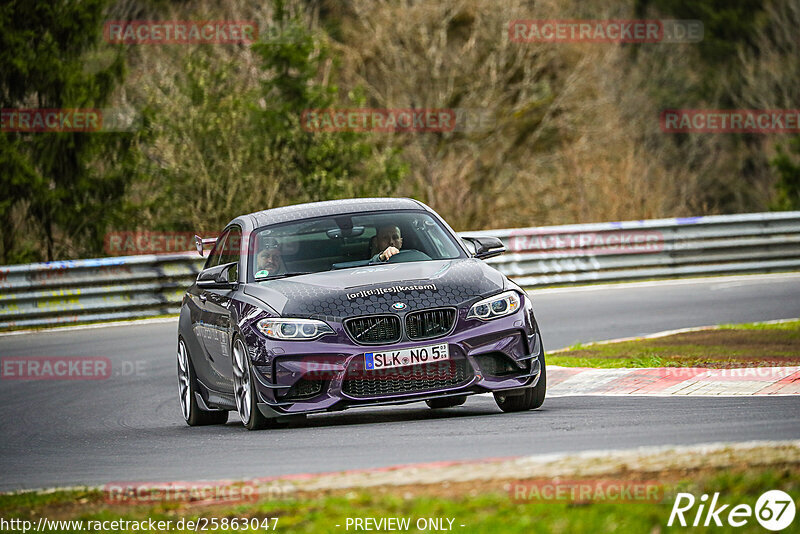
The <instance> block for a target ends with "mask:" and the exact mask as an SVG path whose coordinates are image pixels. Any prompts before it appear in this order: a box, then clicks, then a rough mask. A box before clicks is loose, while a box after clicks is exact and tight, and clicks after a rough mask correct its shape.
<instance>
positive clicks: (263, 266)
mask: <svg viewBox="0 0 800 534" xmlns="http://www.w3.org/2000/svg"><path fill="white" fill-rule="evenodd" d="M268 246H269V245H268ZM285 272H286V264H285V263H284V262H283V256H282V255H281V251H280V249H279V248H278V246H277V245H273V246H269V248H265V249H262V250H261V251H260V252H259V253H258V255H257V256H256V278H265V277H267V276H274V275H276V274H284V273H285Z"/></svg>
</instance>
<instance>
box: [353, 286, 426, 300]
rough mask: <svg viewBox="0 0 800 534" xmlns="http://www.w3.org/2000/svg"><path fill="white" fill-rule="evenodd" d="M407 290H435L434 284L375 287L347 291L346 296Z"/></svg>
mask: <svg viewBox="0 0 800 534" xmlns="http://www.w3.org/2000/svg"><path fill="white" fill-rule="evenodd" d="M408 291H436V284H426V285H424V286H416V285H415V286H392V287H377V288H375V289H365V290H362V291H359V292H358V293H348V294H347V298H348V299H350V300H353V299H355V298H359V297H361V298H364V297H371V296H372V295H383V294H384V293H405V292H408Z"/></svg>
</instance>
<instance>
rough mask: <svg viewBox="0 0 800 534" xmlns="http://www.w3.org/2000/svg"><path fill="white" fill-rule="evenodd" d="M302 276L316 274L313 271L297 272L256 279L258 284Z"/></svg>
mask: <svg viewBox="0 0 800 534" xmlns="http://www.w3.org/2000/svg"><path fill="white" fill-rule="evenodd" d="M302 274H314V273H313V272H311V271H297V272H293V273H281V274H273V275H272V276H265V277H264V278H256V282H263V281H264V280H277V279H278V278H288V277H290V276H300V275H302Z"/></svg>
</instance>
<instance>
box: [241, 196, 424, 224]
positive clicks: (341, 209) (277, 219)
mask: <svg viewBox="0 0 800 534" xmlns="http://www.w3.org/2000/svg"><path fill="white" fill-rule="evenodd" d="M398 209H400V210H402V209H416V210H419V209H423V210H425V211H430V209H429V208H428V207H427V206H426V205H425V204H423V203H422V202H419V201H417V200H413V199H410V198H350V199H344V200H326V201H323V202H309V203H306V204H296V205H294V206H283V207H280V208H272V209H268V210H263V211H257V212H255V213H250V214H247V215H242V216H240V217H237V218H236V219H234V220H233V221H231V222H240V223H244V224H243V226H249V227H250V228H253V229H255V228H260V227H262V226H268V225H271V224H280V223H284V222H290V221H297V220H300V219H309V218H312V217H326V216H330V215H343V214H347V213H361V212H366V211H391V210H398ZM245 220H246V221H245ZM247 223H249V224H247Z"/></svg>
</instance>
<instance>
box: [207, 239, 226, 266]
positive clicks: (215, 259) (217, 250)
mask: <svg viewBox="0 0 800 534" xmlns="http://www.w3.org/2000/svg"><path fill="white" fill-rule="evenodd" d="M228 233H229V232H225V233H223V234H222V235H221V236H219V239H217V243H216V244H215V245H214V248H213V249H211V254H209V255H208V259H207V260H206V264H205V266H204V267H203V269H209V268H211V267H216V266H217V265H219V264H220V259H221V258H222V252H223V250H224V247H225V238H227V237H228Z"/></svg>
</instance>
